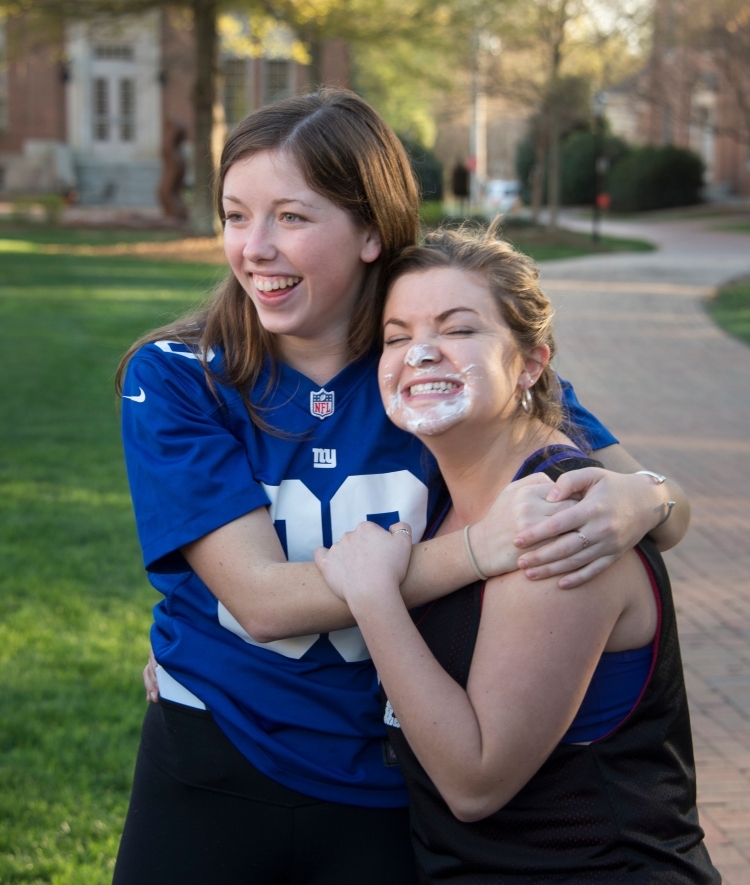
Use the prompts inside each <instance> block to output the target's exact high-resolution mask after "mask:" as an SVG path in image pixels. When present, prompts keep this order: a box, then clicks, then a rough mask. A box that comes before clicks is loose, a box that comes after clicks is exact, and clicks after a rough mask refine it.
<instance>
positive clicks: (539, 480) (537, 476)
mask: <svg viewBox="0 0 750 885" xmlns="http://www.w3.org/2000/svg"><path fill="white" fill-rule="evenodd" d="M563 475H564V476H565V475H567V474H563ZM542 485H549V486H553V485H554V483H553V482H552V480H551V479H550V478H549V477H548V476H547V474H546V473H530V474H529V475H528V476H524V477H523V478H522V479H516V480H514V481H513V482H512V483H510V484H509V487H510V486H513V487H514V488H519V489H521V488H524V487H525V486H542Z"/></svg>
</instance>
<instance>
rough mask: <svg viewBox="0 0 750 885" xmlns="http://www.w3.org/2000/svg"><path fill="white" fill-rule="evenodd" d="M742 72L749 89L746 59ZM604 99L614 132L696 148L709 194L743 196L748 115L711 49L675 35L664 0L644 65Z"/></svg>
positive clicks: (747, 192) (748, 176)
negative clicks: (687, 43) (744, 112)
mask: <svg viewBox="0 0 750 885" xmlns="http://www.w3.org/2000/svg"><path fill="white" fill-rule="evenodd" d="M745 75H746V78H747V85H746V90H745V92H746V95H747V96H748V97H750V59H748V60H747V64H746V69H745ZM605 99H606V109H607V117H608V119H609V122H610V125H611V127H612V129H613V131H614V132H615V134H617V135H620V136H621V137H623V138H625V139H626V140H627V141H630V142H631V143H633V144H653V145H665V144H674V145H676V146H678V147H683V148H690V149H691V150H693V151H694V152H695V153H697V154H698V155H699V156H700V157H701V158H702V159H703V162H704V164H705V169H706V173H705V182H706V196H707V198H708V199H726V198H728V197H729V198H731V197H737V196H740V197H750V131H749V128H748V127H749V123H748V120H747V119H746V118H745V116H744V115H743V113H742V109H741V108H740V105H739V103H738V101H737V94H736V91H735V90H734V89H732V88H731V84H729V83H728V82H727V80H726V78H725V76H724V75H723V73H722V70H721V66H720V65H719V64H717V59H716V58H715V57H713V56H712V53H711V52H710V51H707V50H702V51H701V50H699V49H696V48H693V47H690V46H687V45H684V44H683V43H681V42H680V40H679V18H678V15H677V11H676V10H675V7H674V6H673V4H672V3H671V0H661V2H659V3H657V9H656V27H655V32H654V42H653V49H652V53H651V57H650V59H649V63H648V65H647V67H646V68H645V69H644V70H643V71H642V72H641V73H640V74H638V75H637V76H635V77H633V78H632V79H631V80H629V81H627V82H626V83H623V84H621V85H620V86H619V87H618V88H616V89H612V90H610V91H608V92H607V93H606V94H605Z"/></svg>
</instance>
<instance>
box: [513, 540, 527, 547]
mask: <svg viewBox="0 0 750 885" xmlns="http://www.w3.org/2000/svg"><path fill="white" fill-rule="evenodd" d="M513 544H514V546H516V547H525V546H526V541H524V539H523V538H513Z"/></svg>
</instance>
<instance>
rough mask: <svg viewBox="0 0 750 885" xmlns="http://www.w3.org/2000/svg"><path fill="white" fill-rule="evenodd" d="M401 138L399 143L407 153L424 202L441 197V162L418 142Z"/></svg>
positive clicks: (440, 198)
mask: <svg viewBox="0 0 750 885" xmlns="http://www.w3.org/2000/svg"><path fill="white" fill-rule="evenodd" d="M399 137H400V138H401V144H403V146H404V147H405V148H406V153H407V154H408V155H409V161H410V162H411V168H412V169H413V170H414V174H415V175H416V176H417V181H418V182H419V192H420V196H421V198H422V200H423V201H424V202H430V201H432V200H442V199H443V164H442V163H441V162H440V160H438V158H437V157H436V156H435V154H434V153H433V152H432V151H431V150H430V149H429V148H426V147H424V145H421V144H419V142H416V141H413V140H412V139H410V138H405V137H403V136H399Z"/></svg>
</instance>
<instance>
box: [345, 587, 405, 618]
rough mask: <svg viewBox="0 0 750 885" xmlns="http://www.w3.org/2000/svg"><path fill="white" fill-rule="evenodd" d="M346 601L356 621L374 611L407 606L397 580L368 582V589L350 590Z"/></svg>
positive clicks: (379, 611)
mask: <svg viewBox="0 0 750 885" xmlns="http://www.w3.org/2000/svg"><path fill="white" fill-rule="evenodd" d="M358 587H365V584H364V583H363V584H358ZM345 601H346V604H347V605H348V606H349V611H350V612H351V613H352V616H353V617H354V620H355V621H359V620H360V619H361V618H365V617H368V615H371V614H372V613H373V612H378V613H382V612H384V611H386V610H390V609H393V608H394V607H399V606H400V607H401V608H405V606H404V602H403V599H402V598H401V588H400V587H399V585H398V583H396V581H382V582H372V581H371V582H368V583H367V584H366V589H353V590H350V591H349V592H348V593H347V595H346V600H345Z"/></svg>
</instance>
